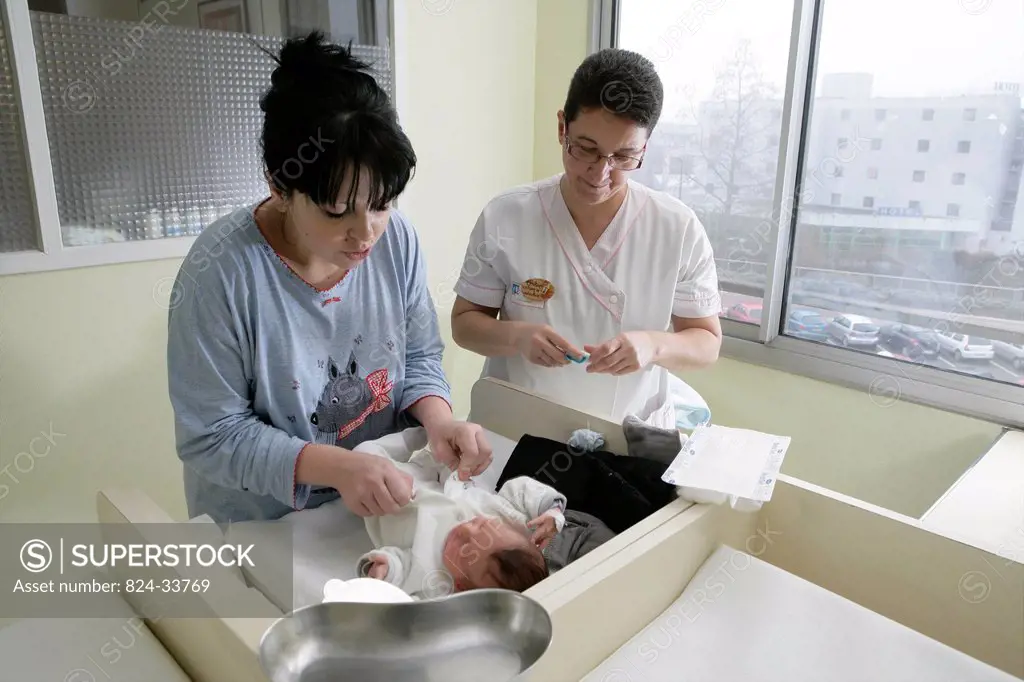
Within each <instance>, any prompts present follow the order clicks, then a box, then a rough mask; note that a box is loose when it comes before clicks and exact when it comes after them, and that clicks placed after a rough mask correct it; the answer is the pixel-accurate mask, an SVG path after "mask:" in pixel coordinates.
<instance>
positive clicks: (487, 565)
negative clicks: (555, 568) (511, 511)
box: [443, 516, 548, 592]
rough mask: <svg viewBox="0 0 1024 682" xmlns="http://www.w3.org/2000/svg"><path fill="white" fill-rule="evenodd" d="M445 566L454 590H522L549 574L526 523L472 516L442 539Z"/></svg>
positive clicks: (545, 562)
mask: <svg viewBox="0 0 1024 682" xmlns="http://www.w3.org/2000/svg"><path fill="white" fill-rule="evenodd" d="M443 552H444V566H445V568H446V569H448V572H449V573H451V574H452V578H453V579H454V581H455V591H456V592H463V591H465V590H473V589H482V588H502V589H506V590H513V591H515V592H524V591H526V590H527V589H529V588H531V587H533V586H534V585H536V584H537V583H539V582H540V581H541V580H544V578H546V577H548V565H547V561H545V559H544V555H543V554H542V553H541V551H540V549H539V548H538V547H537V546H536V545H535V544H533V541H532V540H531V539H530V531H529V529H528V528H526V526H522V527H519V526H517V525H515V524H512V523H509V522H508V521H505V520H502V519H499V518H495V517H490V516H475V517H473V518H472V519H470V520H469V521H465V522H463V523H460V524H459V525H458V526H456V527H455V528H453V529H452V530H451V532H450V533H448V537H447V538H445V541H444V550H443Z"/></svg>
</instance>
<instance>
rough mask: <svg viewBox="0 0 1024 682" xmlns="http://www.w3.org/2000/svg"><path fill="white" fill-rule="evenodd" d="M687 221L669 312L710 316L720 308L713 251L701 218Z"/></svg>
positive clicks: (715, 313)
mask: <svg viewBox="0 0 1024 682" xmlns="http://www.w3.org/2000/svg"><path fill="white" fill-rule="evenodd" d="M689 223H690V224H689V225H687V226H686V237H685V238H684V239H683V253H682V258H681V259H680V264H679V277H678V279H677V280H676V294H675V298H674V299H673V302H672V314H673V315H674V316H675V317H711V316H713V315H717V314H718V313H719V312H721V310H722V297H721V295H720V294H719V290H718V269H717V268H716V267H715V254H714V252H713V251H712V250H711V241H710V240H709V239H708V235H707V232H705V230H704V226H703V225H701V222H700V220H698V219H697V217H696V216H692V217H691V218H689Z"/></svg>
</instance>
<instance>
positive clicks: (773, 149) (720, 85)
mask: <svg viewBox="0 0 1024 682" xmlns="http://www.w3.org/2000/svg"><path fill="white" fill-rule="evenodd" d="M781 110H782V109H781V102H780V100H779V99H778V97H777V90H776V87H775V86H774V85H773V84H772V83H770V82H769V81H768V80H767V79H766V78H765V77H764V75H763V73H762V72H761V70H760V68H759V66H758V64H757V60H756V56H755V55H754V53H753V51H752V50H751V47H750V42H749V41H747V40H742V41H740V43H739V44H738V46H737V48H736V51H735V52H734V54H733V56H732V57H731V58H729V59H728V60H727V61H726V62H725V63H724V64H723V65H722V66H721V67H719V68H718V69H717V71H716V74H715V86H714V89H713V91H712V95H711V99H710V100H708V101H705V102H702V103H701V104H700V106H699V110H698V111H696V112H694V114H693V115H694V118H695V119H696V120H697V122H698V124H699V126H700V137H699V149H698V150H697V157H698V158H697V161H698V163H696V164H695V165H694V168H693V169H692V171H690V172H689V173H683V177H688V178H689V179H690V180H691V181H692V182H696V183H697V184H699V185H702V186H703V187H704V190H705V192H706V194H707V196H708V197H709V198H711V199H713V200H714V201H715V202H716V204H717V210H714V212H715V213H719V214H721V215H733V214H734V213H740V214H743V213H750V212H751V210H750V207H751V206H758V205H763V202H768V204H770V202H771V198H772V188H773V186H774V182H775V164H776V161H777V159H778V150H779V129H780V116H781ZM752 212H754V213H759V212H760V211H757V210H756V209H755V210H753V211H752Z"/></svg>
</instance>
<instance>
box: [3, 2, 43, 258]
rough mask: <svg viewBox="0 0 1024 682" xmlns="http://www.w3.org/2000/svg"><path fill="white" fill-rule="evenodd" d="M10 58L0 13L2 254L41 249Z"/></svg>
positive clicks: (5, 28) (5, 31)
mask: <svg viewBox="0 0 1024 682" xmlns="http://www.w3.org/2000/svg"><path fill="white" fill-rule="evenodd" d="M14 88H15V85H14V71H13V68H12V64H11V62H10V60H9V59H8V45H7V27H6V25H5V24H4V13H3V12H2V11H0V253H10V252H17V251H33V250H38V249H39V248H40V245H39V240H38V238H37V237H36V233H37V230H36V223H35V214H34V212H33V208H32V189H31V185H30V184H29V176H28V159H27V157H26V156H25V147H24V142H23V139H22V118H21V110H20V108H19V106H18V99H17V98H16V97H15V90H14Z"/></svg>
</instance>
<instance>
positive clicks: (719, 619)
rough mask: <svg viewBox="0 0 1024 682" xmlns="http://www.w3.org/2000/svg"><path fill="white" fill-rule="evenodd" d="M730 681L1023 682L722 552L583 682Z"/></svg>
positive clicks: (729, 551)
mask: <svg viewBox="0 0 1024 682" xmlns="http://www.w3.org/2000/svg"><path fill="white" fill-rule="evenodd" d="M595 627H600V626H599V625H596V624H595ZM732 680H757V681H758V682H866V681H868V680H870V681H871V682H1020V681H1019V680H1018V679H1017V678H1016V677H1013V676H1011V675H1009V674H1007V673H1005V672H1003V671H1001V670H999V669H997V668H994V667H992V666H990V665H987V664H985V663H982V662H980V661H978V660H976V659H974V658H971V657H969V656H967V655H966V654H963V653H961V652H959V651H957V650H955V649H952V648H951V647H948V646H946V645H944V644H941V643H940V642H937V641H935V640H933V639H931V638H929V637H926V636H924V635H922V634H920V633H918V632H916V631H914V630H911V629H910V628H907V627H905V626H903V625H900V624H899V623H896V622H895V621H892V620H890V619H888V618H885V617H884V616H881V615H879V614H877V613H875V612H873V611H870V610H868V609H866V608H864V607H862V606H860V605H858V604H855V603H854V602H851V601H849V600H847V599H844V598H843V597H840V596H838V595H836V594H834V593H832V592H829V591H828V590H825V589H824V588H821V587H819V586H817V585H815V584H813V583H810V582H808V581H806V580H804V579H802V578H799V577H797V576H795V575H793V574H791V573H788V572H786V571H784V570H782V569H780V568H778V567H776V566H773V565H771V564H768V563H766V562H764V561H761V560H760V559H757V558H756V557H753V556H750V555H748V554H745V553H743V552H740V551H737V550H735V549H733V548H731V547H726V546H722V547H719V548H718V549H717V550H716V551H715V552H714V553H712V555H711V556H710V557H709V558H708V559H707V561H705V562H704V564H703V565H702V566H701V568H700V570H699V571H698V572H697V574H696V575H695V576H694V577H693V579H692V580H691V581H690V583H689V584H688V585H687V587H686V589H685V590H684V591H683V594H682V595H681V596H680V597H679V598H678V599H677V600H676V601H675V602H673V604H672V606H670V607H669V608H668V609H666V610H665V611H664V612H662V614H661V615H659V616H658V618H656V619H655V620H654V621H653V622H652V623H651V624H650V625H649V626H647V627H646V628H645V629H644V630H642V631H641V632H640V633H638V634H637V635H635V636H634V637H633V638H632V639H631V640H630V641H629V642H627V643H626V644H624V645H623V646H621V647H620V648H619V649H618V650H617V651H616V652H615V653H614V654H612V655H611V656H610V657H608V659H606V660H605V661H604V662H602V663H601V665H599V666H598V667H597V668H595V669H594V670H593V671H592V672H591V673H590V674H589V675H587V676H586V677H585V678H584V679H583V680H581V682H728V681H732Z"/></svg>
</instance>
